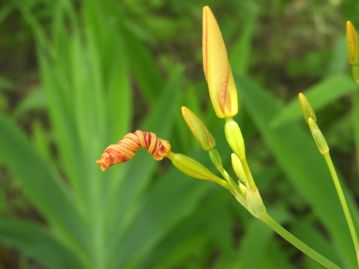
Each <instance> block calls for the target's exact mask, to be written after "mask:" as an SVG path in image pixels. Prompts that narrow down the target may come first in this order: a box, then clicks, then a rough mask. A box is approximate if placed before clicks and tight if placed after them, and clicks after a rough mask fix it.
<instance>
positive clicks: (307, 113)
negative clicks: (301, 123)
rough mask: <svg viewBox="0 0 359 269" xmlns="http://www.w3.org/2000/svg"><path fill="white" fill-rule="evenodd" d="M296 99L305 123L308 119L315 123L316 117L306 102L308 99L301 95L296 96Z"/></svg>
mask: <svg viewBox="0 0 359 269" xmlns="http://www.w3.org/2000/svg"><path fill="white" fill-rule="evenodd" d="M298 99H299V103H300V106H301V108H302V111H303V114H304V119H305V121H306V123H308V119H309V118H312V119H313V120H314V121H315V122H316V121H317V117H316V116H315V113H314V110H313V108H312V106H311V105H310V103H309V102H308V99H307V98H306V97H305V95H304V94H303V93H299V94H298Z"/></svg>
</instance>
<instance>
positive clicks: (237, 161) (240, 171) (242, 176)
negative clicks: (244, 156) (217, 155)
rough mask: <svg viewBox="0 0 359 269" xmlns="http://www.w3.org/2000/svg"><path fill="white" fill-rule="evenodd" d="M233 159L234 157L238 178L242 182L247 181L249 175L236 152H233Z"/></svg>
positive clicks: (234, 168) (233, 161)
mask: <svg viewBox="0 0 359 269" xmlns="http://www.w3.org/2000/svg"><path fill="white" fill-rule="evenodd" d="M231 159H232V168H233V171H234V173H235V174H236V176H237V178H238V179H239V180H240V181H242V182H246V181H247V176H246V173H245V172H244V168H243V165H242V162H241V160H240V159H239V158H238V156H237V155H236V154H234V153H232V154H231Z"/></svg>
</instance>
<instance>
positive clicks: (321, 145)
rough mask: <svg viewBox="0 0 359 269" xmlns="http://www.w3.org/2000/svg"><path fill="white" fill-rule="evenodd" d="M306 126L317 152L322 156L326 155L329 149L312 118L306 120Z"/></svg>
mask: <svg viewBox="0 0 359 269" xmlns="http://www.w3.org/2000/svg"><path fill="white" fill-rule="evenodd" d="M308 125H309V128H310V131H311V133H312V136H313V139H314V142H315V144H316V145H317V148H318V150H319V152H320V153H321V154H322V155H325V154H328V153H329V147H328V144H327V141H326V140H325V137H324V136H323V134H322V132H321V131H320V129H319V127H318V125H317V123H316V122H315V121H314V120H313V119H312V118H308Z"/></svg>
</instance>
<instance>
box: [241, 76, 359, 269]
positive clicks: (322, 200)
mask: <svg viewBox="0 0 359 269" xmlns="http://www.w3.org/2000/svg"><path fill="white" fill-rule="evenodd" d="M238 85H239V88H240V89H241V92H242V95H243V99H244V103H245V107H246V109H247V110H248V112H249V113H250V115H251V117H252V119H253V121H254V123H255V124H256V126H257V128H258V130H259V131H260V133H261V135H262V137H263V139H264V141H265V143H266V146H267V147H268V148H269V149H270V151H271V152H272V154H273V156H274V157H275V159H276V161H277V162H278V165H279V166H280V167H281V168H282V170H283V171H284V172H285V174H286V175H287V178H288V180H290V182H291V183H292V184H293V186H294V187H295V189H296V190H297V191H298V192H299V193H300V194H301V196H302V197H303V198H304V199H305V200H306V202H307V203H308V204H309V205H310V207H311V208H312V210H313V211H314V213H315V214H316V216H317V217H318V219H319V220H320V222H321V223H322V224H323V225H324V226H325V227H326V229H327V230H328V232H329V234H330V237H331V238H332V240H333V243H334V244H333V245H334V247H335V251H336V252H337V253H338V255H339V256H340V258H341V261H342V263H343V265H344V264H345V266H346V268H353V267H355V260H356V259H355V255H354V250H353V246H352V244H351V240H350V236H349V232H348V229H347V226H346V224H345V221H344V217H343V213H342V210H341V207H340V204H339V202H338V197H337V195H336V192H335V189H334V186H333V184H332V182H331V180H330V177H329V172H328V171H327V168H326V166H325V163H324V161H323V159H322V158H321V156H320V154H319V153H318V152H317V151H316V148H315V146H314V144H313V141H312V139H311V137H310V134H309V132H306V133H305V132H304V131H303V130H302V129H301V127H300V125H298V124H296V123H291V124H288V125H285V126H281V127H280V128H276V129H272V128H270V126H269V125H268V123H269V122H270V121H271V119H272V118H273V116H274V115H276V114H277V113H278V111H279V110H280V108H281V106H280V104H279V103H278V102H277V101H276V100H275V99H274V98H273V97H272V96H271V95H270V94H269V93H268V92H267V91H264V90H262V89H261V88H260V87H259V86H257V85H256V84H254V83H253V82H252V81H250V80H249V79H245V78H243V77H242V78H240V79H239V80H238ZM288 195H290V194H288ZM349 200H350V199H349ZM351 201H352V200H351ZM353 214H354V217H355V218H357V217H358V214H357V211H355V212H353ZM318 251H319V252H320V250H318ZM331 258H332V257H331ZM333 258H334V257H333Z"/></svg>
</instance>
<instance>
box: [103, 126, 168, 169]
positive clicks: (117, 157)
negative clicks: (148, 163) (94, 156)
mask: <svg viewBox="0 0 359 269" xmlns="http://www.w3.org/2000/svg"><path fill="white" fill-rule="evenodd" d="M139 148H145V149H147V151H148V153H150V154H151V155H152V156H153V158H154V159H155V160H158V161H159V160H162V159H163V158H164V157H166V156H167V154H168V153H169V152H170V150H171V145H170V143H169V142H168V141H166V140H163V139H160V138H158V137H157V136H156V135H155V134H154V133H150V132H146V131H140V130H137V131H135V132H134V133H129V134H127V135H126V136H125V137H124V138H123V139H121V140H120V141H118V142H117V144H112V145H109V146H108V147H107V148H106V149H105V151H104V153H102V155H101V158H100V159H99V160H97V161H96V163H97V164H99V165H100V166H101V170H102V171H105V170H106V169H107V168H109V167H110V166H111V165H114V164H118V163H123V162H127V161H128V160H131V159H132V158H133V157H134V156H135V154H136V152H137V150H138V149H139Z"/></svg>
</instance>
